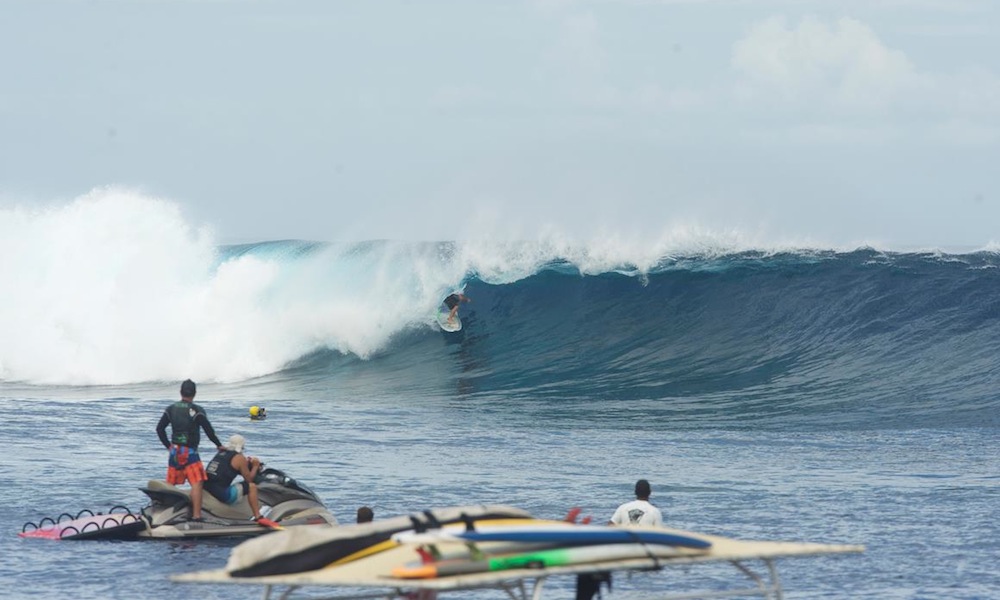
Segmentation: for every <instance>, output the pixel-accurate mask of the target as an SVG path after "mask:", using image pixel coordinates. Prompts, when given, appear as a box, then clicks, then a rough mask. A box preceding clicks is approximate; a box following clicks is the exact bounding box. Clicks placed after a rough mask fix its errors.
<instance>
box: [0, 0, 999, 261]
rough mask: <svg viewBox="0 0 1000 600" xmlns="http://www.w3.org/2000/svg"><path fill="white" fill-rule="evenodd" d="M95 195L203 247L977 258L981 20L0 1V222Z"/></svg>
mask: <svg viewBox="0 0 1000 600" xmlns="http://www.w3.org/2000/svg"><path fill="white" fill-rule="evenodd" d="M106 185H123V186H128V187H131V188H135V189H137V190H141V191H142V193H143V194H146V195H149V196H154V197H159V198H167V199H170V200H173V201H175V202H177V203H178V204H180V205H181V206H182V207H183V210H184V213H185V214H186V215H187V216H188V218H189V219H190V220H191V221H192V222H194V223H198V224H201V223H204V224H207V225H210V226H211V227H213V228H214V229H215V230H216V232H217V234H218V237H219V238H220V241H222V242H245V241H259V240H271V239H283V238H301V239H313V240H339V239H373V238H395V239H426V240H439V239H463V238H467V237H469V236H472V235H477V234H482V233H484V232H485V233H495V234H498V235H508V234H509V235H515V234H516V235H520V236H525V235H530V234H531V232H533V231H536V230H538V229H543V228H552V229H555V230H557V231H561V232H564V233H567V234H571V235H575V236H580V237H588V236H595V235H598V234H600V233H602V232H607V231H615V232H618V233H624V234H630V235H644V236H653V237H655V236H656V235H658V234H659V233H660V232H663V231H670V230H671V229H672V228H677V227H679V226H688V227H694V226H697V227H703V228H707V229H712V230H715V229H718V230H730V229H736V230H740V231H745V232H750V233H763V234H764V237H767V238H770V239H775V240H777V239H803V240H812V241H815V242H818V243H828V244H834V245H838V244H851V243H854V242H871V243H881V244H885V245H888V246H890V247H909V246H940V247H946V246H979V247H981V246H983V245H985V244H987V243H989V242H991V241H1000V3H998V2H996V0H856V1H855V0H843V1H833V0H812V1H810V0H743V1H739V0H661V1H655V0H634V1H629V0H600V1H592V2H587V1H582V0H579V1H573V0H537V1H510V2H504V1H501V0H492V1H486V0H481V1H480V0H453V1H439V0H396V1H379V0H355V1H346V0H342V1H341V0H312V1H305V0H231V1H221V0H115V1H102V0H91V1H70V0H2V1H0V207H3V208H6V207H11V206H14V205H22V206H24V205H39V206H44V205H48V204H51V203H54V202H56V203H58V202H65V201H67V200H69V199H72V198H74V197H77V196H81V195H83V194H86V193H87V192H89V191H90V190H91V189H93V188H95V187H99V186H106ZM0 214H2V213H0Z"/></svg>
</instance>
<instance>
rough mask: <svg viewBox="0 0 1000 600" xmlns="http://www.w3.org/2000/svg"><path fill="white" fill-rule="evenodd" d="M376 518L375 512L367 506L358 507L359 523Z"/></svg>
mask: <svg viewBox="0 0 1000 600" xmlns="http://www.w3.org/2000/svg"><path fill="white" fill-rule="evenodd" d="M374 519H375V512H374V511H372V509H370V508H368V507H367V506H362V507H361V508H359V509H358V523H368V522H370V521H372V520H374Z"/></svg>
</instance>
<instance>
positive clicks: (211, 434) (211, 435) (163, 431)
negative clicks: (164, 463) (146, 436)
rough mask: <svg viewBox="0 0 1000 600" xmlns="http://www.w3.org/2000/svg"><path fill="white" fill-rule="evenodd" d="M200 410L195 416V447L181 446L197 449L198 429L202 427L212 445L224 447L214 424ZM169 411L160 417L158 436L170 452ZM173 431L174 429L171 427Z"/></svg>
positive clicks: (157, 426) (157, 429)
mask: <svg viewBox="0 0 1000 600" xmlns="http://www.w3.org/2000/svg"><path fill="white" fill-rule="evenodd" d="M192 405H193V403H192ZM171 408H172V406H171ZM199 408H200V407H196V410H197V411H198V412H197V413H196V414H195V416H194V421H193V427H194V432H193V434H194V435H193V437H194V441H195V443H194V444H193V445H191V444H181V445H184V446H189V447H191V448H197V447H198V427H201V428H202V429H204V430H205V435H207V436H208V439H210V440H212V443H213V444H215V446H216V447H219V446H222V442H220V441H219V438H218V436H216V435H215V429H213V428H212V424H211V423H209V422H208V417H206V416H205V413H204V412H202V411H201V410H198V409H199ZM169 410H170V409H169V408H168V409H167V410H165V411H163V416H162V417H160V422H159V423H157V424H156V435H157V436H159V438H160V443H161V444H163V447H164V448H167V449H168V450H169V449H170V439H169V438H168V437H167V425H169V424H170V415H169ZM171 430H173V427H171Z"/></svg>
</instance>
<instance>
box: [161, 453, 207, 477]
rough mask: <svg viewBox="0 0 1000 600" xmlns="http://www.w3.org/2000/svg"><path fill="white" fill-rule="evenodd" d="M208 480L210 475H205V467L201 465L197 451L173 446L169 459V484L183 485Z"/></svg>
mask: <svg viewBox="0 0 1000 600" xmlns="http://www.w3.org/2000/svg"><path fill="white" fill-rule="evenodd" d="M207 479H208V475H207V474H206V473H205V466H204V465H203V464H201V457H199V456H198V450H197V449H193V448H188V447H187V446H178V445H177V444H171V446H170V458H169V459H167V483H169V484H170V485H181V484H182V483H185V482H191V483H198V482H199V481H205V480H207Z"/></svg>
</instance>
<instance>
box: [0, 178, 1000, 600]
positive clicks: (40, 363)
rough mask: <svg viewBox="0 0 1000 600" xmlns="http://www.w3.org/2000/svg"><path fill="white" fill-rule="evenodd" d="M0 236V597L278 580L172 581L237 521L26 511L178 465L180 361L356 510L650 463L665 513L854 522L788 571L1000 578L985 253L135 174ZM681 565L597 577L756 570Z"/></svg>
mask: <svg viewBox="0 0 1000 600" xmlns="http://www.w3.org/2000/svg"><path fill="white" fill-rule="evenodd" d="M0 234H2V235H0V254H2V255H3V256H4V260H3V261H2V262H0V276H3V277H4V280H5V281H8V282H10V283H9V284H8V285H7V286H6V287H5V293H4V294H3V295H2V297H0V400H2V406H3V407H4V412H5V414H4V418H3V419H2V424H0V470H2V472H3V473H4V474H5V475H6V485H4V486H3V487H2V489H0V523H3V524H4V526H5V528H6V533H5V534H3V535H0V556H2V557H3V561H2V563H0V585H2V586H3V589H4V595H5V597H10V598H52V599H56V598H58V599H62V598H67V597H72V598H79V599H84V600H86V599H100V598H149V597H177V596H192V597H200V598H236V597H251V596H253V597H256V596H258V595H259V593H260V592H259V590H258V589H256V588H243V587H239V588H232V587H228V586H193V585H182V584H175V583H171V582H170V581H169V579H168V577H169V576H170V575H172V574H177V573H184V572H189V571H194V570H200V569H208V568H218V567H221V566H223V565H224V564H225V562H226V558H227V556H228V553H229V550H230V548H232V546H233V545H234V544H235V543H236V542H234V541H210V542H183V541H179V542H78V543H71V542H50V541H44V540H24V539H20V538H18V537H17V533H18V532H19V531H20V529H21V526H22V525H23V524H24V523H25V522H29V521H35V522H37V521H38V520H39V519H41V518H42V517H46V516H50V517H54V516H57V515H59V514H60V513H63V512H71V513H76V512H78V511H79V510H81V509H84V508H88V509H92V510H95V511H96V510H107V509H108V508H110V507H111V506H113V505H118V504H122V505H126V506H128V507H130V508H132V509H133V510H138V509H139V508H141V507H142V506H143V505H144V503H145V502H144V496H143V495H142V494H141V493H140V492H139V491H138V489H137V488H138V487H140V486H142V485H144V483H145V481H146V480H147V479H151V478H161V477H162V476H163V474H164V471H165V459H166V456H165V452H164V451H163V449H162V447H161V446H160V445H159V442H158V441H157V438H156V434H155V431H154V428H155V425H156V422H157V420H158V418H159V416H160V414H161V412H162V410H163V408H164V407H165V406H166V405H167V404H169V403H170V402H171V401H173V400H174V399H175V398H176V397H177V391H178V386H179V383H180V381H181V380H182V379H185V378H187V377H191V378H193V379H195V380H196V381H198V383H199V394H198V398H197V401H198V402H199V403H200V404H202V406H204V407H205V408H206V409H207V411H208V414H209V417H210V419H211V420H212V422H213V424H214V426H215V428H216V430H217V431H218V432H219V434H220V435H221V436H228V435H230V434H232V433H237V432H238V433H241V434H243V435H244V436H246V437H247V439H248V447H247V451H248V452H249V453H251V454H254V455H257V456H261V457H262V458H263V459H264V460H265V461H266V462H268V463H269V464H271V465H273V466H275V467H278V468H281V469H283V470H285V471H287V472H288V473H289V474H291V475H293V476H294V477H296V478H298V479H299V480H301V481H302V482H304V483H305V484H307V485H309V486H310V487H311V488H312V489H314V490H315V491H316V492H317V493H318V494H319V495H320V496H321V497H322V498H323V499H324V500H325V502H326V503H327V505H328V506H329V507H330V508H331V510H332V511H333V512H334V513H335V514H336V516H337V517H338V518H339V519H340V520H341V521H345V522H350V521H351V520H352V519H353V516H354V512H355V510H356V508H357V507H358V506H360V505H363V504H367V505H371V506H373V507H374V508H375V513H376V518H379V517H383V516H390V515H397V514H404V513H408V512H411V511H417V510H422V509H425V508H429V507H434V506H445V505H456V504H467V503H502V504H510V505H514V506H518V507H522V508H525V509H528V510H530V511H532V512H533V513H535V514H536V515H537V516H540V517H560V516H562V515H563V514H564V513H565V512H566V511H567V510H568V509H569V508H571V507H574V506H577V507H580V508H582V510H583V514H585V515H591V516H593V518H594V519H595V520H596V521H599V522H600V521H603V520H606V519H607V518H609V517H610V515H611V514H612V512H613V511H614V509H615V507H616V506H617V505H618V504H619V503H621V502H624V501H626V500H629V499H630V498H631V496H632V493H631V492H632V486H633V484H634V482H635V480H636V479H638V478H647V479H649V480H650V482H651V483H652V486H653V498H652V500H653V501H654V503H656V504H657V505H659V506H660V508H661V510H662V511H663V513H664V517H665V520H666V521H667V522H668V524H670V525H671V526H674V527H679V528H682V529H689V530H692V531H700V532H705V533H712V534H720V535H727V536H731V537H736V538H741V539H768V540H789V541H813V542H828V543H851V544H864V545H865V546H866V548H867V550H866V552H865V553H864V554H861V555H846V556H836V557H820V558H803V559H785V560H782V561H779V567H780V570H781V574H782V581H783V582H784V584H785V586H786V591H787V597H789V598H891V599H892V598H899V599H903V598H906V599H917V598H962V599H973V598H977V599H979V598H984V599H985V598H1000V524H998V523H1000V441H998V435H997V434H998V430H1000V396H998V392H997V390H998V383H1000V371H998V369H997V359H996V356H997V354H998V351H1000V269H998V267H1000V254H998V253H997V252H995V251H994V250H993V249H990V248H986V249H983V250H980V251H976V252H966V253H947V252H893V251H887V250H876V249H872V248H860V249H850V248H849V249H825V248H794V247H766V246H764V245H761V244H746V243H742V242H740V241H739V240H733V239H728V238H722V239H720V238H711V237H709V238H705V237H699V236H698V235H680V236H675V237H674V238H672V239H671V240H667V241H664V242H657V243H650V244H645V245H644V244H641V243H629V244H626V243H622V242H614V241H607V242H606V243H594V242H591V243H584V244H571V243H568V242H562V241H559V240H556V239H547V240H534V241H531V240H529V241H518V242H496V241H480V242H476V243H468V242H466V243H430V242H428V243H403V242H391V241H371V242H365V243H333V242H324V243H317V242H301V241H267V242H262V243H256V244H246V245H240V246H232V245H228V246H227V245H221V244H218V243H216V242H215V241H214V239H213V237H212V235H211V232H208V231H204V230H199V229H197V228H195V227H192V226H191V225H190V224H188V223H186V222H185V221H184V219H183V218H182V215H181V214H180V212H179V211H178V210H177V209H176V207H174V206H172V205H171V204H169V203H165V202H159V201H154V200H148V199H139V200H137V199H136V198H135V197H133V196H128V195H115V194H103V195H100V196H97V197H88V198H84V199H82V200H80V201H77V202H75V203H73V204H71V205H68V206H66V207H62V208H58V209H54V210H49V211H46V212H38V213H29V212H24V211H6V212H0ZM13 282H17V283H16V285H15V284H14V283H13ZM457 289H463V290H464V291H465V293H466V294H468V295H469V297H470V298H471V299H472V302H471V303H469V304H463V305H462V308H461V312H460V315H461V317H462V319H463V322H464V328H463V330H462V332H461V333H460V334H444V333H443V332H441V331H440V330H438V329H437V328H436V327H435V326H434V324H433V322H434V321H433V319H434V312H435V310H436V308H437V305H438V303H439V302H440V300H441V298H443V297H444V295H446V294H447V293H449V292H450V291H454V290H457ZM254 404H256V405H262V406H265V407H266V408H267V411H268V414H269V418H268V419H267V420H266V421H261V422H252V421H250V420H249V419H248V418H247V409H248V407H249V406H251V405H254ZM682 573H683V572H678V573H672V574H669V575H667V576H664V575H658V576H654V575H638V576H635V577H632V578H620V579H619V580H616V582H615V587H614V591H613V592H612V594H611V596H608V597H611V598H614V597H622V598H629V597H643V596H642V594H643V593H644V592H647V594H646V596H648V592H650V591H652V590H656V589H662V588H658V587H657V586H658V585H659V586H664V585H666V586H669V589H671V590H681V589H687V588H688V587H693V588H701V587H708V588H710V589H720V588H722V587H724V586H727V585H731V584H733V583H734V582H737V583H740V584H743V583H744V582H743V581H742V580H741V579H740V576H739V575H738V574H737V573H736V572H735V571H733V570H732V569H731V568H728V567H722V566H718V567H714V566H706V567H704V568H695V569H690V572H689V573H687V574H686V575H684V576H681V575H682ZM548 587H549V588H551V589H550V591H553V592H555V594H554V596H553V597H571V591H570V590H571V587H572V582H571V581H565V582H559V581H555V582H552V583H551V584H550V585H549V586H548ZM458 597H484V598H488V597H501V596H499V595H497V594H492V595H491V594H490V593H486V592H484V593H479V594H465V595H462V594H460V595H459V596H458Z"/></svg>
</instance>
